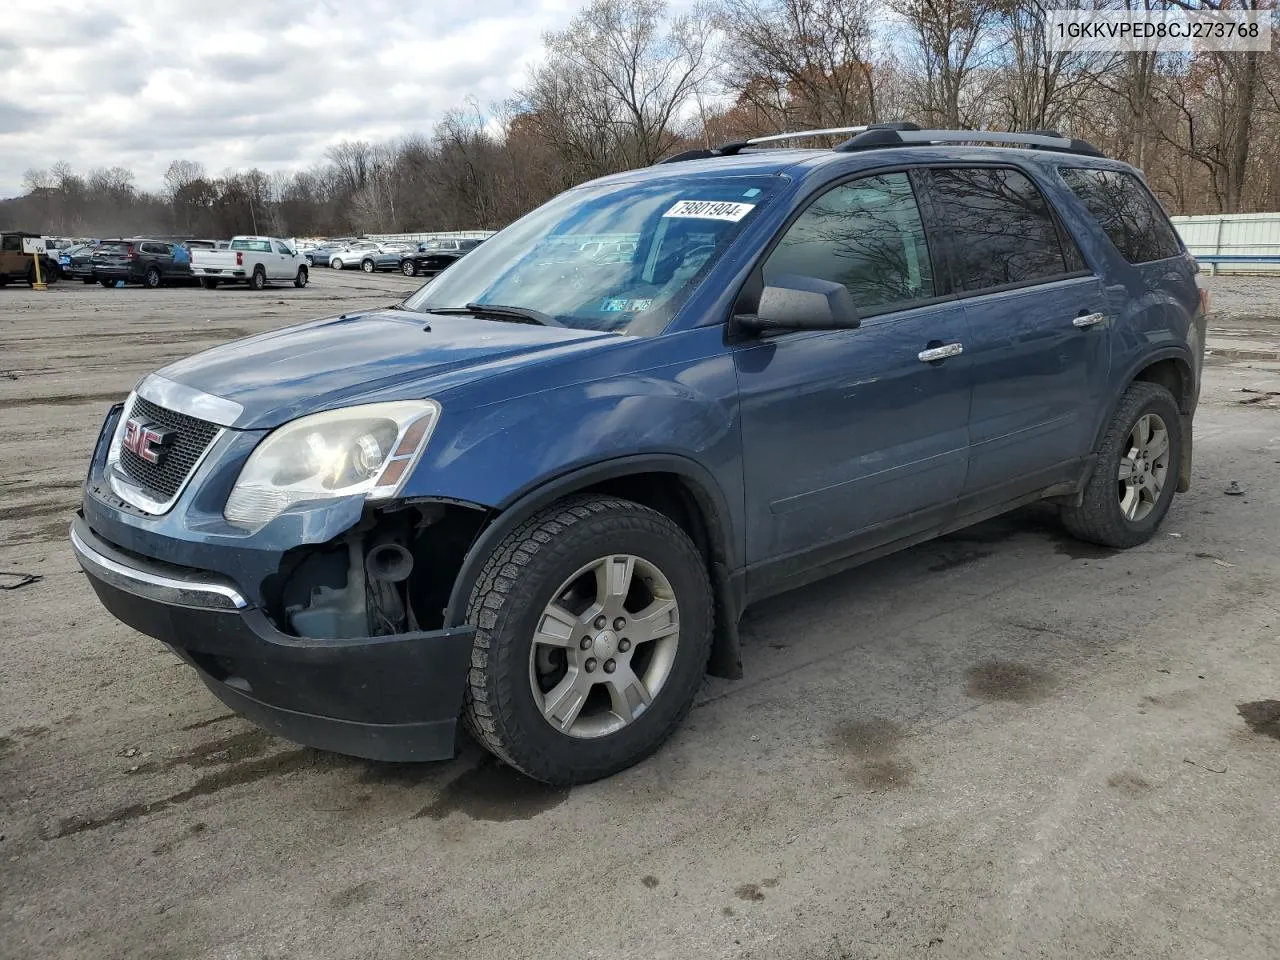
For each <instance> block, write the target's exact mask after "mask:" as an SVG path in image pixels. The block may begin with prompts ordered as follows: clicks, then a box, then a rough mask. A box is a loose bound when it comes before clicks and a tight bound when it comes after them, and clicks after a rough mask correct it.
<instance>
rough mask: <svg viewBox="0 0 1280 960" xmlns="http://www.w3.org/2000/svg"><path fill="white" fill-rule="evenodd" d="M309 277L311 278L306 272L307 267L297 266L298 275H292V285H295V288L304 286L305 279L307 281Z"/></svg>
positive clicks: (305, 283)
mask: <svg viewBox="0 0 1280 960" xmlns="http://www.w3.org/2000/svg"><path fill="white" fill-rule="evenodd" d="M310 278H311V275H310V274H309V273H308V272H307V268H306V267H299V268H298V275H297V276H296V277H294V278H293V285H294V286H295V287H297V288H299V289H301V288H303V287H305V286H306V285H307V281H308V280H309V279H310Z"/></svg>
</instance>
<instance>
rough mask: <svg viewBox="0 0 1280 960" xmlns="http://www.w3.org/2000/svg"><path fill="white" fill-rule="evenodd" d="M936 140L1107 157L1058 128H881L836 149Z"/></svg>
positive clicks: (845, 151)
mask: <svg viewBox="0 0 1280 960" xmlns="http://www.w3.org/2000/svg"><path fill="white" fill-rule="evenodd" d="M935 143H998V144H1009V145H1011V146H1019V147H1030V148H1031V149H1032V150H1054V151H1057V152H1060V153H1081V154H1085V155H1086V156H1090V157H1101V156H1104V154H1103V152H1102V151H1101V150H1099V149H1098V148H1097V147H1095V146H1094V145H1093V144H1091V143H1090V142H1089V141H1087V140H1077V139H1075V138H1073V137H1064V136H1063V135H1062V134H1060V133H1058V131H1056V130H1029V131H1027V132H1025V133H1005V132H1003V131H999V130H921V129H919V128H918V127H917V128H916V129H914V130H901V129H888V128H885V127H879V128H875V129H870V130H865V131H863V132H861V133H859V134H857V135H856V136H853V137H850V138H849V139H848V140H846V141H845V142H844V143H842V144H840V146H838V147H836V150H837V151H838V152H840V153H852V152H854V151H857V150H874V149H877V148H880V147H901V146H908V145H912V144H918V145H926V146H927V145H929V144H935Z"/></svg>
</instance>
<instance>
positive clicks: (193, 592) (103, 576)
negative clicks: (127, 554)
mask: <svg viewBox="0 0 1280 960" xmlns="http://www.w3.org/2000/svg"><path fill="white" fill-rule="evenodd" d="M71 546H72V548H73V549H74V550H75V553H76V559H77V560H78V561H79V562H80V565H81V566H82V567H84V568H85V571H86V572H87V573H91V574H92V575H93V576H95V577H97V578H98V579H99V580H101V581H102V582H103V583H106V584H109V585H110V586H113V587H117V588H118V589H121V590H124V591H126V592H128V593H132V594H134V595H135V596H139V597H146V598H148V599H151V600H157V601H159V602H161V603H172V604H178V605H180V606H186V607H208V608H211V609H215V610H243V609H245V608H246V607H248V606H249V602H248V601H247V600H246V599H245V598H244V595H243V594H241V593H240V591H239V590H237V589H235V587H231V586H227V585H226V584H221V583H209V582H208V581H204V580H183V579H180V578H178V577H168V576H165V575H164V574H161V573H153V572H151V571H150V570H142V569H139V568H137V567H130V566H128V565H126V564H123V563H120V562H119V561H118V560H113V559H112V558H111V557H108V556H104V555H103V554H101V553H99V552H98V551H97V550H94V549H93V547H91V546H89V545H88V544H87V543H85V542H84V540H83V539H82V538H81V537H80V535H79V534H78V533H76V528H75V527H74V526H73V527H72V528H71Z"/></svg>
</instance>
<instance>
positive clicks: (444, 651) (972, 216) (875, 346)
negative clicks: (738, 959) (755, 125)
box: [71, 125, 1205, 783]
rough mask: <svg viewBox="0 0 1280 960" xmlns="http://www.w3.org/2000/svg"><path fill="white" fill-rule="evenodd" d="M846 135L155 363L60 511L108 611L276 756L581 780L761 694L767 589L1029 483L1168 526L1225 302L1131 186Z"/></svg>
mask: <svg viewBox="0 0 1280 960" xmlns="http://www.w3.org/2000/svg"><path fill="white" fill-rule="evenodd" d="M850 132H851V133H854V134H855V135H854V136H852V137H851V138H850V139H849V140H848V141H847V142H846V143H844V144H843V145H842V146H840V147H838V148H836V149H834V150H785V149H770V148H769V147H768V146H766V145H765V144H763V143H759V144H757V143H737V144H729V145H726V146H724V147H722V148H719V149H718V150H714V151H696V152H693V153H692V154H686V155H683V156H681V157H678V158H675V159H676V160H678V161H680V162H667V163H664V164H661V165H659V166H656V167H653V168H650V169H646V170H636V171H632V172H629V173H624V174H620V175H617V176H612V177H607V178H605V179H603V180H597V181H594V182H592V183H588V184H585V185H583V186H581V187H578V188H576V189H573V190H570V191H568V192H567V193H565V194H562V195H561V196H559V197H557V198H556V199H554V200H552V201H551V202H549V203H548V204H546V205H545V206H543V207H541V208H540V209H538V210H536V211H534V212H533V213H531V214H529V215H528V216H526V217H524V218H523V219H521V220H520V221H519V222H518V223H516V224H514V225H512V226H511V227H509V228H507V229H506V230H504V231H502V232H501V233H499V234H498V235H497V236H495V237H494V238H493V239H491V240H489V241H488V242H486V243H485V244H484V245H483V246H481V247H480V248H479V249H477V250H475V251H474V252H473V253H471V254H470V255H469V256H467V257H466V258H465V259H464V260H462V261H460V262H459V263H458V264H457V265H455V266H454V267H451V268H450V269H449V270H448V271H447V272H445V273H444V274H442V275H441V276H440V277H439V278H437V279H436V280H434V281H433V282H432V283H430V284H428V285H426V286H424V287H423V288H422V289H421V290H419V291H418V292H417V293H416V294H414V295H413V296H411V297H410V298H409V299H408V300H406V301H405V302H404V303H403V304H400V305H398V306H395V307H392V308H390V309H386V308H371V309H369V310H367V311H364V312H356V313H347V314H344V315H342V316H339V317H333V318H330V319H327V320H320V321H315V322H312V323H308V324H304V325H302V326H298V327H294V328H289V329H284V330H276V331H274V332H271V333H266V334H263V335H261V336H258V337H254V338H251V339H249V340H244V341H240V342H237V343H231V344H227V345H225V346H221V347H217V348H215V349H213V350H209V351H207V352H205V353H201V354H198V355H196V356H194V357H191V358H189V359H186V360H182V361H179V362H177V363H174V364H171V365H170V366H168V367H166V368H164V369H163V370H161V371H159V372H158V373H155V374H152V375H150V376H148V377H147V378H145V379H144V380H143V381H142V382H141V383H140V384H139V385H138V388H137V390H136V392H134V393H133V394H131V395H130V396H129V397H128V399H127V400H126V401H125V402H124V403H123V404H122V405H120V406H117V407H115V408H114V409H112V410H111V412H110V414H109V415H108V417H107V420H106V423H105V424H104V426H103V429H102V434H101V437H100V439H99V441H98V445H97V449H96V451H95V452H94V455H93V460H92V463H91V465H90V468H89V475H88V479H87V481H86V484H85V494H84V501H83V508H82V512H81V515H80V517H79V518H78V519H76V521H75V523H74V526H73V527H72V531H71V538H72V542H73V544H74V547H75V550H76V552H77V554H78V556H79V559H80V563H81V565H82V566H83V567H84V569H85V571H86V572H87V573H88V575H89V580H90V582H91V583H92V585H93V587H94V589H95V590H96V591H97V593H98V595H99V597H100V598H101V599H102V601H103V603H104V604H105V605H106V606H107V607H108V609H110V610H111V612H112V613H114V614H115V615H116V616H117V617H119V618H120V619H121V620H123V621H124V622H126V623H128V624H130V625H132V626H134V627H136V628H137V629H138V630H141V631H142V632H144V633H148V634H150V635H151V636H154V637H158V638H159V639H161V640H163V641H164V642H165V643H167V644H169V645H170V646H171V647H172V648H173V649H174V650H175V651H176V652H177V653H178V654H179V655H180V656H181V657H183V658H184V659H185V660H186V661H187V662H188V663H189V664H190V665H191V666H193V667H194V668H195V669H196V670H197V672H198V673H199V675H200V677H201V678H202V679H203V680H204V682H205V683H206V684H207V685H208V686H209V687H210V689H211V690H213V692H214V693H215V694H216V695H217V696H218V697H219V698H221V699H222V700H223V701H225V702H226V703H227V704H229V705H230V706H231V707H232V708H233V709H235V710H236V711H238V712H240V713H242V714H244V715H245V716H247V717H250V718H252V719H254V720H256V721H257V722H259V723H261V724H263V725H264V726H266V727H267V728H269V729H271V730H273V731H276V732H278V733H280V734H281V735H283V736H286V737H290V738H292V739H294V740H297V741H300V742H302V743H307V744H312V745H316V746H320V747H325V748H328V749H333V750H338V751H342V752H346V753H352V754H357V755H361V756H365V757H373V758H382V759H395V760H426V759H435V758H441V757H447V756H450V755H451V754H452V751H453V749H454V733H455V723H456V721H457V720H458V719H459V716H461V717H462V719H463V720H464V721H465V723H466V725H467V727H468V728H469V729H470V730H471V732H472V733H473V734H474V735H475V736H476V737H477V738H478V739H479V741H480V742H481V743H483V744H484V745H485V746H486V747H487V748H488V749H489V750H491V751H492V752H493V753H494V754H496V755H497V756H498V757H500V758H502V759H503V760H505V761H506V762H507V763H509V764H511V765H512V766H515V767H517V768H518V769H520V770H522V771H524V772H525V773H527V774H528V775H530V776H532V777H536V778H539V779H541V780H545V781H549V782H554V783H574V782H581V781H586V780H590V779H593V778H596V777H601V776H605V775H607V774H610V773H612V772H614V771H617V770H620V769H622V768H624V767H626V766H628V765H629V764H632V763H635V762H636V761H637V760H639V759H640V758H642V757H644V756H646V755H647V754H648V753H650V752H651V751H653V750H654V749H656V748H657V747H658V745H659V744H660V743H661V742H662V741H663V740H664V739H665V738H666V737H667V736H668V735H669V734H670V733H671V731H672V730H673V729H674V728H675V726H676V724H678V723H679V722H680V719H681V718H682V717H683V716H684V715H685V713H686V712H687V711H688V710H689V707H690V704H691V702H692V700H693V696H694V693H695V691H696V690H697V689H698V686H699V683H700V682H701V680H702V677H703V674H704V673H706V672H708V671H710V672H712V673H714V674H717V675H721V676H729V677H734V676H738V675H740V664H739V652H738V638H737V625H738V619H739V616H740V615H741V613H742V611H743V609H744V608H745V607H746V606H747V605H748V604H749V603H751V602H753V601H755V600H758V599H760V598H762V597H765V596H768V595H770V594H774V593H777V592H779V591H782V590H786V589H788V588H790V587H794V586H796V585H799V584H803V583H806V582H808V581H811V580H814V579H817V578H820V577H824V576H827V575H829V574H832V573H834V572H836V571H839V570H842V569H845V568H847V567H850V566H852V565H854V564H857V563H860V562H863V561H865V560H869V559H872V558H874V557H878V556H881V555H883V554H885V553H887V552H889V551H892V550H898V549H901V548H903V547H906V546H909V545H911V544H914V543H919V542H920V541H922V540H926V539H928V538H930V537H935V536H938V535H939V534H943V533H946V532H949V531H953V530H956V529H958V528H961V527H964V526H966V525H969V524H972V523H975V522H977V521H980V520H983V519H985V518H988V517H991V516H993V515H995V514H998V513H1001V512H1003V511H1007V510H1010V509H1012V508H1014V507H1017V506H1019V505H1021V504H1026V503H1031V502H1033V501H1048V502H1050V503H1053V504H1056V505H1058V506H1059V507H1060V509H1061V512H1062V516H1063V520H1064V522H1065V524H1066V526H1067V529H1068V530H1070V531H1071V532H1072V533H1073V534H1075V535H1076V536H1078V537H1081V538H1083V539H1085V540H1088V541H1091V542H1093V543H1098V544H1105V545H1107V546H1110V547H1132V546H1135V545H1137V544H1140V543H1143V542H1144V541H1146V540H1147V539H1148V538H1149V537H1151V536H1152V533H1153V532H1154V531H1155V529H1156V527H1157V525H1158V524H1159V523H1160V521H1161V520H1162V518H1163V517H1164V516H1165V513H1166V511H1167V510H1168V509H1169V504H1170V502H1171V500H1172V499H1173V496H1174V493H1175V491H1177V490H1185V489H1187V484H1188V482H1189V480H1190V477H1191V469H1190V465H1191V427H1192V416H1193V414H1194V412H1195V409H1196V401H1197V397H1198V394H1199V386H1200V371H1201V358H1202V354H1203V343H1204V325H1205V315H1204V302H1203V300H1202V297H1201V294H1200V291H1199V290H1198V289H1197V285H1196V281H1195V273H1196V264H1195V261H1194V260H1193V259H1192V258H1191V257H1190V256H1189V255H1188V254H1187V252H1186V251H1185V249H1184V248H1183V246H1182V244H1181V243H1180V242H1179V239H1178V237H1177V235H1176V234H1175V233H1174V230H1173V228H1172V226H1171V225H1170V223H1169V220H1168V218H1167V217H1166V216H1165V214H1164V212H1163V211H1162V210H1161V208H1160V205H1159V204H1158V203H1157V202H1156V200H1155V198H1154V197H1153V196H1152V195H1151V193H1150V192H1149V191H1148V189H1147V187H1146V186H1145V184H1144V183H1143V181H1142V178H1141V176H1140V175H1139V174H1138V172H1137V171H1136V170H1134V169H1132V168H1130V167H1128V166H1126V165H1124V164H1122V163H1118V162H1116V161H1113V160H1108V159H1106V158H1104V157H1102V156H1101V155H1100V154H1099V153H1098V151H1097V150H1095V149H1094V148H1092V147H1091V146H1089V145H1088V144H1086V143H1082V142H1079V141H1074V140H1068V139H1066V138H1063V137H1059V136H1057V135H1049V134H1044V133H1037V134H997V133H977V132H972V131H938V130H932V131H921V130H918V129H915V128H912V127H910V126H909V125H897V126H894V127H887V126H881V127H872V128H856V129H854V130H852V131H850ZM974 141H994V142H997V143H1005V144H1008V145H1016V146H1019V147H1022V148H1024V149H1003V148H991V147H984V146H974V145H972V144H973V142H974ZM1025 148H1032V149H1025ZM850 629H851V630H852V629H857V627H856V626H854V625H851V626H850Z"/></svg>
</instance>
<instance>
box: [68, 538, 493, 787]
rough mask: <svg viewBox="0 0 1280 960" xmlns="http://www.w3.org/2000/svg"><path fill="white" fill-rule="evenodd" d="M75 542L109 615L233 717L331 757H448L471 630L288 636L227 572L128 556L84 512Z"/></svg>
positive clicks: (463, 678) (451, 753)
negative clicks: (156, 648) (177, 665)
mask: <svg viewBox="0 0 1280 960" xmlns="http://www.w3.org/2000/svg"><path fill="white" fill-rule="evenodd" d="M71 543H72V546H73V548H74V550H75V554H76V558H77V560H79V562H80V566H81V567H82V568H83V569H84V572H85V573H86V574H87V575H88V578H89V582H90V583H91V584H92V586H93V589H94V591H95V592H96V593H97V594H98V597H99V599H100V600H101V601H102V603H103V605H104V606H105V607H106V608H107V610H108V611H110V612H111V613H112V614H113V615H114V616H115V617H116V618H117V619H119V620H121V621H122V622H124V623H125V624H127V625H128V626H130V627H132V628H133V629H135V630H138V631H140V632H141V633H145V634H147V635H148V636H151V637H155V638H156V639H157V640H160V641H161V642H162V643H164V644H166V645H167V646H169V647H170V648H171V649H172V650H173V651H174V652H175V653H177V654H178V655H179V656H180V657H182V659H184V660H186V661H187V662H188V663H189V664H191V666H193V667H194V668H195V669H196V672H197V673H198V674H199V675H200V679H201V680H203V681H204V683H205V684H206V685H207V686H208V687H209V689H210V690H211V691H212V692H213V693H214V695H215V696H217V697H218V699H220V700H221V701H222V702H223V703H225V704H227V706H229V707H230V708H231V709H232V710H235V711H236V712H237V713H240V714H242V715H244V716H245V717H247V718H248V719H250V720H252V721H254V722H255V723H257V724H259V725H261V726H263V727H265V728H266V729H268V730H270V731H272V732H274V733H276V734H278V735H280V736H282V737H285V738H287V739H289V740H293V741H295V742H297V743H301V744H305V745H307V746H312V747H319V748H321V749H324V750H332V751H335V752H337V753H344V754H351V755H353V756H358V757H367V758H370V759H374V760H394V761H405V760H441V759H446V758H448V757H452V756H453V753H454V739H455V733H456V725H457V719H458V715H459V712H460V710H461V707H462V695H463V689H464V685H465V683H466V675H467V670H468V669H469V667H470V662H471V646H472V640H473V638H474V635H475V630H474V628H472V627H469V626H461V627H453V628H445V629H441V630H433V631H429V632H412V633H400V634H394V635H391V636H380V637H363V638H342V639H313V638H305V637H295V636H290V635H288V634H286V633H283V632H281V631H280V630H278V629H277V628H276V627H275V626H274V625H273V624H272V622H271V621H270V619H269V618H268V617H267V615H266V613H265V612H264V611H263V610H262V609H261V607H260V606H259V605H258V604H257V603H256V602H254V600H252V599H251V598H249V597H246V595H245V594H244V592H242V591H241V590H240V589H239V587H238V586H237V585H236V584H235V583H234V582H233V581H232V580H230V579H229V578H226V577H223V576H221V575H219V574H214V573H206V572H204V571H197V570H192V569H191V568H187V567H180V566H175V565H172V564H168V563H162V562H159V561H155V560H150V559H147V558H143V557H141V556H140V555H138V554H134V553H128V552H125V551H123V550H121V549H120V548H118V547H116V546H115V545H113V544H111V543H109V542H108V541H106V540H104V539H102V538H101V537H99V536H98V535H97V534H95V533H94V532H93V530H92V529H91V528H90V526H89V523H88V522H87V521H86V520H85V518H84V517H77V518H76V520H75V522H74V523H73V524H72V527H71Z"/></svg>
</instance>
